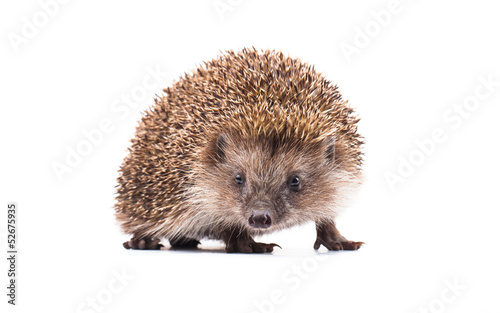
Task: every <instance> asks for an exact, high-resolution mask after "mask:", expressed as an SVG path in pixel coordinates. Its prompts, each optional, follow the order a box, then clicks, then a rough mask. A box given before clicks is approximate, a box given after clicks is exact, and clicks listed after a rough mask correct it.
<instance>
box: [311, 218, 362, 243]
mask: <svg viewBox="0 0 500 313" xmlns="http://www.w3.org/2000/svg"><path fill="white" fill-rule="evenodd" d="M316 232H317V238H316V242H315V243H314V249H315V250H318V249H319V247H320V245H323V246H325V247H326V248H327V249H328V250H358V249H359V248H360V247H361V246H362V245H363V244H364V242H361V241H351V240H347V239H345V237H344V236H342V235H341V234H340V232H339V230H338V229H337V227H336V226H335V223H333V222H327V223H323V222H318V223H316Z"/></svg>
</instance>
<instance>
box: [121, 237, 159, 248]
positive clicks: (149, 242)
mask: <svg viewBox="0 0 500 313" xmlns="http://www.w3.org/2000/svg"><path fill="white" fill-rule="evenodd" d="M123 247H124V248H125V249H133V250H160V248H162V247H163V245H162V244H161V243H160V239H156V238H141V239H137V238H135V237H134V238H132V239H130V240H129V241H125V242H124V243H123Z"/></svg>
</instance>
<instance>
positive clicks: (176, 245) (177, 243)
mask: <svg viewBox="0 0 500 313" xmlns="http://www.w3.org/2000/svg"><path fill="white" fill-rule="evenodd" d="M169 241H170V245H171V246H172V249H174V250H176V249H196V248H197V247H198V245H199V244H200V242H199V241H198V240H196V239H191V238H186V237H180V238H172V239H169Z"/></svg>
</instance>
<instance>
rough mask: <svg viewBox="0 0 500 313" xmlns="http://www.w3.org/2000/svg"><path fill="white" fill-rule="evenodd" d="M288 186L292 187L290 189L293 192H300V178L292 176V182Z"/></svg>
mask: <svg viewBox="0 0 500 313" xmlns="http://www.w3.org/2000/svg"><path fill="white" fill-rule="evenodd" d="M288 186H290V189H292V190H293V191H298V190H299V188H300V178H299V176H297V175H294V176H292V178H291V179H290V182H289V183H288Z"/></svg>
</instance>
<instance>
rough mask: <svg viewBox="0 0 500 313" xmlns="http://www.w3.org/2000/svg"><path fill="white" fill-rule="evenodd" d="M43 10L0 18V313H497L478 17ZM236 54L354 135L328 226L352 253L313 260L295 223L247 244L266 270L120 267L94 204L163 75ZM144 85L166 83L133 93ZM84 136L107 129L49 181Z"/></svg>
mask: <svg viewBox="0 0 500 313" xmlns="http://www.w3.org/2000/svg"><path fill="white" fill-rule="evenodd" d="M47 2H50V1H49V0H41V1H32V0H29V1H17V2H12V1H9V2H2V5H1V7H0V21H1V37H0V38H1V41H0V48H1V58H0V69H1V70H0V72H1V74H0V79H1V81H0V83H1V94H0V101H1V102H0V103H1V114H0V119H1V120H0V127H1V132H0V133H1V149H2V150H1V162H0V166H1V172H0V173H1V188H0V190H1V194H0V205H1V206H3V207H4V208H5V209H4V210H2V212H3V213H1V214H0V215H1V216H0V222H1V225H0V226H1V227H0V233H1V237H0V239H1V246H2V253H1V255H2V257H1V259H2V263H1V268H2V270H1V273H0V277H1V279H0V281H1V284H2V285H1V290H3V291H2V292H1V295H0V299H1V305H2V309H1V311H2V312H180V311H186V312H188V311H189V312H205V311H207V312H309V311H321V312H398V313H402V312H408V313H412V312H426V310H427V311H428V312H468V313H470V312H479V313H495V312H496V313H498V312H500V304H499V301H498V295H499V292H500V287H499V281H500V271H499V269H498V264H500V262H499V261H500V258H499V254H498V239H499V238H500V236H499V235H500V234H499V233H500V230H499V229H500V227H499V223H500V214H499V209H500V201H499V200H498V195H499V187H500V186H499V180H498V179H499V175H500V166H499V163H498V160H499V158H500V149H499V147H498V143H499V140H498V137H499V135H500V132H499V130H500V127H499V126H498V125H499V122H498V121H499V115H500V107H499V101H500V87H499V86H498V81H500V61H499V56H500V45H499V35H498V31H499V30H500V19H499V16H498V12H499V7H498V6H494V5H493V3H494V2H493V1H469V2H466V1H443V2H442V1H440V2H437V1H429V0H427V1H403V0H402V1H401V2H399V4H398V3H397V2H396V4H394V5H393V4H390V3H391V2H390V1H362V2H361V1H335V2H333V1H328V2H327V1H324V2H316V1H307V2H306V1H304V2H296V1H275V2H272V3H271V1H268V2H265V1H232V2H231V1H230V2H229V4H227V3H228V2H226V0H222V1H211V0H209V1H123V0H121V1H67V3H65V4H58V3H56V2H51V3H52V5H49V6H48V9H47V8H46V9H45V10H48V11H50V15H51V16H49V15H48V14H47V13H44V12H45V11H44V9H43V8H42V7H43V6H44V5H43V4H44V3H47ZM54 3H56V6H54ZM214 4H218V5H219V6H220V7H221V8H222V7H223V6H224V5H225V4H226V5H230V8H228V7H226V9H227V10H226V11H224V12H220V11H219V12H218V11H217V9H216V8H215V6H214ZM221 10H222V9H221ZM381 11H382V12H381ZM34 19H35V20H36V21H35V22H36V23H37V24H38V26H36V25H35V26H34V28H33V26H29V25H28V24H31V23H33V20H34ZM23 31H24V34H23ZM13 38H14V39H13ZM20 38H21V39H20ZM347 45H349V46H350V47H351V48H352V49H354V50H351V52H352V51H355V52H352V53H351V54H349V53H347V54H346V53H344V52H343V50H342V47H347ZM249 46H255V47H256V48H259V49H263V48H270V49H277V50H281V51H283V52H284V53H286V54H289V55H290V56H293V57H299V58H300V59H301V60H303V61H305V62H308V63H310V64H314V65H315V67H316V69H318V70H319V71H321V72H323V73H324V74H325V75H326V76H327V77H328V79H330V80H331V81H332V82H333V83H335V84H338V85H339V87H340V89H341V92H342V94H343V95H344V97H345V98H346V99H348V100H349V102H350V103H351V105H352V106H353V107H355V108H356V110H357V112H358V114H359V116H360V117H361V118H362V120H361V122H360V132H361V133H362V134H363V135H364V136H365V137H366V142H367V145H366V150H365V152H366V153H365V155H366V166H365V173H366V183H365V185H364V187H363V188H362V189H361V190H360V191H359V193H358V194H357V195H356V197H355V198H354V199H353V201H352V205H351V206H350V207H349V208H348V209H347V210H345V211H344V213H343V214H342V215H341V217H340V218H339V220H338V226H339V229H340V230H341V232H342V233H343V234H344V235H345V236H346V237H348V238H349V239H353V240H362V241H365V242H366V245H365V246H364V247H363V248H362V249H360V250H359V251H357V252H331V253H328V252H326V251H325V250H320V251H319V254H318V253H317V252H315V251H314V250H313V248H312V245H313V242H314V239H315V231H314V226H313V225H311V224H309V225H306V226H304V227H300V228H294V229H290V230H288V231H286V232H285V231H284V232H282V233H277V234H272V235H270V236H269V237H266V238H263V239H262V240H263V241H272V242H277V243H279V244H280V245H281V246H282V247H283V249H282V250H279V249H277V251H276V252H275V253H273V254H267V255H226V254H225V253H223V250H222V249H223V247H222V245H221V244H220V243H217V242H204V244H203V246H204V247H205V249H207V247H208V248H209V249H211V250H208V251H206V252H175V251H169V250H166V251H145V252H144V251H127V250H125V249H123V247H122V245H121V244H122V242H123V241H125V240H127V239H128V238H127V237H126V236H124V235H123V234H122V233H121V232H120V230H119V228H118V226H117V224H116V222H115V220H114V216H113V203H114V186H115V184H116V177H117V170H118V168H119V165H120V164H121V162H122V160H123V157H124V156H125V154H126V149H127V147H128V145H129V140H130V139H131V138H132V136H133V133H134V129H135V126H136V124H137V121H138V119H139V118H140V115H141V111H143V110H144V109H146V108H147V107H148V106H150V105H151V104H152V103H153V100H152V99H153V97H154V95H155V94H161V89H162V88H163V87H165V86H167V85H168V84H169V83H171V79H170V78H169V77H167V76H170V77H173V78H177V77H179V76H180V75H182V74H183V73H184V72H189V71H191V70H193V69H195V68H196V67H197V66H198V65H200V64H202V62H203V61H206V60H210V59H211V58H214V57H216V56H217V55H218V54H219V53H220V51H224V50H226V49H240V48H243V47H249ZM155 69H159V70H160V71H161V72H163V73H168V75H165V74H164V75H163V76H161V80H160V82H156V83H155V81H154V80H149V83H150V84H151V83H155V85H154V86H153V87H151V86H150V87H148V88H145V89H144V87H143V81H144V79H149V78H148V77H149V76H148V75H150V74H149V72H150V71H151V70H153V71H154V70H155ZM488 79H490V80H492V81H494V82H497V83H496V84H497V86H493V87H490V89H491V90H489V91H488V89H487V88H486V87H485V86H484V84H483V83H482V82H481V81H482V80H483V81H484V80H488ZM148 86H149V85H148ZM141 88H143V89H141ZM141 90H142V91H144V90H145V91H146V94H141V93H140V92H141ZM478 92H479V93H478ZM134 95H135V96H134ZM124 97H132V98H133V99H132V101H131V103H132V104H133V105H134V107H131V108H130V107H128V106H126V104H125V102H124V100H123V99H124ZM478 97H479V98H481V99H478ZM464 103H465V107H464ZM454 110H455V111H454ZM459 110H462V111H461V112H462V113H459ZM460 114H462V115H460ZM102 121H104V123H106V121H108V123H109V122H111V127H112V130H111V131H109V132H108V133H106V134H104V135H103V136H102V140H101V141H100V142H97V143H96V144H93V145H92V146H90V148H91V151H90V152H89V153H88V155H86V156H83V157H82V159H81V160H80V162H79V164H77V165H75V164H73V165H75V166H73V167H71V172H66V173H64V174H63V175H62V177H61V179H59V178H58V176H57V175H56V172H55V171H54V168H53V166H54V164H66V158H67V155H68V151H69V150H68V149H77V147H78V146H79V145H80V146H82V145H85V142H86V137H85V136H84V132H85V131H87V132H89V131H95V130H96V129H98V128H99V125H100V123H102ZM440 130H441V133H442V136H444V139H443V138H441V139H442V140H440V142H437V143H434V144H430V143H429V140H431V139H430V138H432V134H433V132H436V131H437V132H439V131H440ZM417 142H424V143H427V145H426V146H424V150H426V151H423V150H422V148H419V145H418V144H417ZM424 152H427V154H424ZM403 160H407V162H412V163H410V166H411V167H414V168H413V170H411V169H409V166H408V164H406V167H405V166H404V165H401V164H402V163H404V162H406V161H403ZM408 160H410V161H408ZM77 163H78V162H77ZM411 164H413V165H411ZM388 175H389V176H391V175H392V176H391V177H393V178H394V177H395V176H396V175H398V176H399V177H400V179H401V181H397V182H396V183H393V184H392V187H394V188H391V184H390V183H389V182H388V180H387V177H388ZM10 201H16V202H18V204H19V225H18V229H19V237H18V239H19V251H20V252H19V255H18V258H19V260H18V261H19V263H18V269H19V272H18V275H19V277H18V287H19V289H18V305H17V306H16V307H12V306H11V305H7V304H6V302H7V297H6V296H5V294H6V292H7V289H6V287H7V273H6V271H7V263H6V257H7V256H6V253H5V251H6V248H5V246H6V206H7V203H8V202H10ZM117 276H119V277H121V276H123V277H121V278H119V279H118V278H117ZM120 279H121V280H120ZM453 285H458V287H457V286H455V287H453ZM450 286H451V287H450ZM276 295H278V296H276ZM92 299H94V300H92ZM92 301H95V304H92V303H93V302H92ZM5 308H7V309H8V311H7V310H5Z"/></svg>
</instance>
